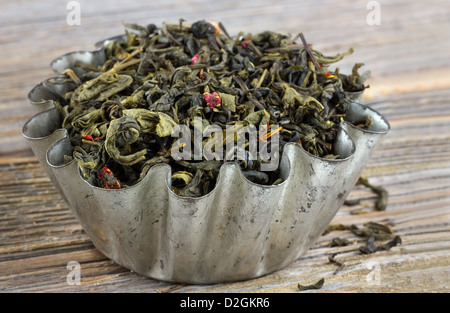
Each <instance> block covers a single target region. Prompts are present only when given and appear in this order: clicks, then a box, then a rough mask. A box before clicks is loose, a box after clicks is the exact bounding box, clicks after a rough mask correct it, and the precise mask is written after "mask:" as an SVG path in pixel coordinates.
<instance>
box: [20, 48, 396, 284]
mask: <svg viewBox="0 0 450 313" xmlns="http://www.w3.org/2000/svg"><path fill="white" fill-rule="evenodd" d="M106 42H107V41H106ZM104 58H105V56H104V50H103V48H102V47H100V48H99V49H97V50H94V51H77V52H73V53H69V54H66V55H64V56H62V57H60V58H58V59H56V60H55V61H53V62H52V64H51V67H52V68H53V70H55V71H56V72H57V73H61V72H63V71H64V70H65V69H66V68H70V67H72V65H73V64H74V62H75V61H80V62H82V63H85V64H91V65H98V64H102V61H103V62H104ZM74 70H75V68H74ZM76 70H77V71H80V70H81V69H80V68H77V69H76ZM78 74H80V73H78ZM51 79H52V82H53V83H52V84H48V80H46V81H44V82H42V83H40V84H39V85H37V86H36V87H34V88H33V89H32V90H31V91H30V93H29V95H28V98H29V101H30V103H32V105H33V106H34V107H35V108H36V109H37V111H38V113H37V114H36V115H34V116H33V117H32V118H31V119H29V120H28V121H27V122H26V123H25V125H24V127H23V130H22V132H23V135H24V137H25V138H26V139H27V141H28V142H29V144H30V147H31V149H32V150H33V152H34V154H35V155H36V157H37V159H38V160H39V162H40V163H41V165H42V167H43V168H44V170H45V171H46V173H47V174H48V176H49V177H50V178H51V180H52V182H53V184H54V185H55V187H56V188H57V189H58V191H59V193H60V194H61V196H62V198H63V199H64V201H65V202H66V203H67V205H68V207H69V208H70V209H71V211H72V212H73V214H74V215H75V216H76V217H77V219H78V220H79V222H80V224H81V225H82V227H83V229H84V230H85V231H86V233H87V235H88V236H89V237H90V238H91V240H92V242H93V243H94V245H95V246H96V247H97V248H98V249H99V250H100V251H101V252H102V253H103V254H105V255H106V256H107V257H109V258H110V259H112V260H113V261H115V262H116V263H118V264H120V265H122V266H124V267H126V268H129V269H131V270H133V271H135V272H136V273H139V274H141V275H144V276H147V277H151V278H155V279H158V280H163V281H171V282H180V283H192V284H208V283H219V282H231V281H239V280H246V279H251V278H255V277H259V276H261V275H265V274H268V273H271V272H274V271H276V270H279V269H281V268H283V267H285V266H287V265H289V264H291V263H292V262H293V261H295V260H296V259H297V258H299V257H300V256H301V255H302V254H303V253H304V252H305V251H306V250H307V249H309V248H310V247H311V245H312V244H313V243H314V242H315V240H316V239H317V238H318V237H319V236H320V235H321V234H322V232H323V231H324V230H325V228H326V227H327V226H328V224H329V223H330V221H331V220H332V218H333V217H334V216H335V214H336V212H337V211H338V209H339V208H340V207H341V206H342V204H343V202H344V200H345V199H346V197H347V195H348V194H349V192H350V191H351V189H352V188H353V187H354V185H355V183H356V182H357V180H358V178H359V177H360V175H361V172H362V171H363V169H364V167H365V165H366V163H367V161H368V160H369V158H370V155H371V153H372V151H373V149H374V148H375V146H376V144H377V143H378V141H379V140H380V139H381V138H382V137H383V136H384V135H385V134H386V133H387V132H388V131H389V129H390V126H389V123H388V122H387V121H386V120H385V119H384V118H383V116H381V115H380V114H379V113H377V112H376V111H374V110H372V109H371V108H369V107H367V106H365V105H363V104H360V103H358V102H351V103H350V105H349V111H348V113H347V118H348V119H349V120H360V119H363V118H365V116H366V115H369V116H370V117H371V118H372V120H373V125H372V126H371V127H370V129H368V130H362V129H359V128H356V127H354V126H353V125H352V124H350V123H348V122H343V123H341V124H340V125H339V131H338V135H337V138H336V140H337V144H336V145H335V149H336V151H335V153H337V154H339V155H340V156H341V158H340V159H336V160H327V159H322V158H319V157H315V156H313V155H311V154H309V153H308V152H306V151H305V150H304V149H303V148H302V147H301V146H300V145H298V144H296V143H289V144H287V145H286V146H285V148H284V152H283V155H282V157H281V161H280V169H281V176H282V177H283V178H284V179H285V181H284V182H283V183H281V184H279V185H276V186H264V185H258V184H255V183H252V182H250V181H249V180H247V179H246V178H245V177H244V175H243V174H242V172H241V170H240V168H239V166H238V165H237V164H235V163H225V164H224V165H223V166H222V167H221V169H220V174H219V178H218V180H217V184H216V187H215V188H214V190H212V191H211V192H210V193H209V194H207V195H205V196H203V197H199V198H190V197H181V196H178V195H176V194H175V193H173V192H172V191H171V188H170V184H171V179H170V178H171V168H170V166H169V165H166V164H157V165H155V166H153V167H152V168H151V169H150V170H149V172H148V173H147V175H146V177H145V178H144V179H143V180H142V181H141V182H140V183H138V184H136V185H133V186H131V187H128V188H124V189H119V190H108V189H102V188H98V187H95V186H93V185H91V184H90V183H89V182H87V181H86V180H84V179H83V178H82V176H81V175H80V173H79V170H78V165H77V163H76V162H75V161H72V162H70V163H67V164H64V160H63V157H64V155H65V154H68V155H71V154H72V146H71V144H70V140H69V138H68V136H67V133H66V131H65V130H64V129H60V128H59V127H60V125H61V121H60V120H59V119H60V117H59V114H58V112H57V108H56V107H55V106H54V104H53V101H54V100H57V98H58V96H60V95H62V94H64V93H65V92H66V91H67V90H70V89H71V88H72V89H73V88H74V86H73V85H71V83H69V82H67V80H66V79H64V78H63V77H61V76H57V77H53V78H51ZM55 82H56V84H55Z"/></svg>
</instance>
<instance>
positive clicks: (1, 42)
mask: <svg viewBox="0 0 450 313" xmlns="http://www.w3.org/2000/svg"><path fill="white" fill-rule="evenodd" d="M179 18H184V19H185V20H186V22H187V23H193V22H195V21H197V20H200V19H205V20H208V21H216V22H219V21H221V22H222V23H223V24H224V25H225V27H226V28H227V30H228V32H229V33H230V35H232V36H235V35H237V34H238V33H239V32H240V31H243V32H245V33H250V32H251V33H255V32H261V31H264V30H272V31H276V32H281V33H289V34H292V35H293V36H294V35H296V34H298V33H299V32H303V33H304V35H305V37H306V39H307V40H308V42H309V43H311V44H313V45H314V48H316V49H317V50H319V51H322V52H324V53H326V54H328V55H334V54H336V53H339V52H342V51H346V50H348V48H349V47H353V48H354V49H355V52H354V53H353V55H350V56H347V57H345V58H344V60H342V61H341V62H339V63H338V64H339V67H340V69H341V71H342V72H345V71H349V70H350V69H351V67H352V66H353V64H354V63H356V62H363V63H365V66H364V67H363V68H362V69H361V70H371V71H372V79H371V80H370V81H369V85H370V88H369V89H368V90H367V92H366V94H365V99H372V100H373V99H376V98H378V97H380V96H386V95H394V94H398V93H399V92H410V91H421V90H422V91H426V90H429V89H443V88H448V87H449V86H450V78H449V75H448V69H449V67H450V57H449V52H448V51H450V33H449V32H448V29H450V10H449V8H448V2H447V1H442V0H433V1H426V2H425V1H405V0H403V1H386V0H380V1H366V0H357V1H348V0H346V1H331V0H320V1H313V0H307V1H298V0H281V1H274V0H259V1H252V0H247V1H233V0H229V1H215V0H192V1H176V0H165V1H137V0H131V1H118V0H112V1H92V0H78V1H54V0H53V1H50V0H39V1H33V0H19V1H1V2H0V25H1V26H0V27H1V36H0V47H1V56H2V57H1V58H0V80H1V81H0V88H1V93H0V114H1V115H0V135H1V138H0V155H8V154H10V153H12V152H13V151H14V153H20V154H21V155H23V154H29V153H30V151H29V149H28V147H27V145H26V143H25V142H24V140H23V139H22V136H21V127H22V125H23V123H24V122H25V121H26V120H27V119H28V118H29V117H31V116H32V114H33V112H34V111H33V109H32V108H31V107H30V105H28V103H27V93H28V91H29V90H30V89H31V88H32V87H33V86H35V85H36V84H38V83H39V82H40V81H42V80H44V79H46V78H48V77H50V76H52V75H53V72H52V71H51V70H50V68H49V64H50V62H51V61H52V60H53V59H54V58H56V57H58V56H59V55H61V54H64V53H67V52H70V51H73V50H78V49H93V48H94V43H96V42H97V41H99V40H101V39H103V38H107V37H110V36H114V35H117V34H122V33H123V30H124V28H123V25H122V22H133V23H139V24H143V25H146V24H149V23H154V24H156V25H158V26H159V25H161V23H162V22H175V23H176V22H178V20H179Z"/></svg>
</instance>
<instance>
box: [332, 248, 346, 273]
mask: <svg viewBox="0 0 450 313" xmlns="http://www.w3.org/2000/svg"><path fill="white" fill-rule="evenodd" d="M336 255H337V253H333V254H332V255H330V256H329V257H328V260H329V261H330V263H333V264H336V265H337V266H338V268H337V269H336V270H335V271H334V272H333V275H336V274H337V272H339V271H340V270H342V269H343V268H344V263H342V262H340V261H338V260H336Z"/></svg>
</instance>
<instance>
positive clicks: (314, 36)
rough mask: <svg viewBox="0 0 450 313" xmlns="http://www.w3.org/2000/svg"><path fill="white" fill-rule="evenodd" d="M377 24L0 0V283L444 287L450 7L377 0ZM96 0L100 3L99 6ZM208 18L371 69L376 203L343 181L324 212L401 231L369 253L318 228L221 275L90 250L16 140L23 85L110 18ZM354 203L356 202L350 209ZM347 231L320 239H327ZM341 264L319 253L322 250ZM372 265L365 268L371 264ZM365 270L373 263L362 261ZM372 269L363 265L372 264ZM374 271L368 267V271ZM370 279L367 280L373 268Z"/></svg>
mask: <svg viewBox="0 0 450 313" xmlns="http://www.w3.org/2000/svg"><path fill="white" fill-rule="evenodd" d="M379 2H380V5H381V25H379V26H369V25H367V22H366V17H367V14H368V12H369V11H368V10H367V8H366V5H367V1H352V2H351V1H339V2H336V1H334V2H333V1H325V0H324V1H302V2H300V1H293V0H283V1H277V2H274V1H269V0H263V1H245V2H239V1H227V2H225V1H204V0H197V1H184V2H183V1H164V2H145V3H144V2H140V1H137V0H135V1H127V2H126V4H127V7H126V8H124V2H123V1H108V2H106V1H87V0H85V1H79V3H80V5H81V14H82V15H81V25H80V26H69V25H68V24H67V22H66V16H67V13H68V10H67V9H66V2H58V1H48V0H46V1H31V0H26V1H25V0H24V1H8V2H2V3H1V4H0V20H1V21H2V23H1V24H0V30H1V32H2V37H1V39H0V45H1V50H2V52H3V53H2V58H0V292H178V293H180V292H181V293H182V292H299V291H298V288H297V284H299V283H300V284H302V285H307V284H311V283H315V282H316V281H317V280H319V279H320V278H325V283H324V286H323V287H322V288H321V289H319V290H310V291H308V292H449V291H450V283H449V282H450V105H449V102H450V76H449V75H448V70H449V69H450V58H449V57H448V51H449V50H450V33H449V32H447V31H443V30H445V29H450V19H449V18H448V17H449V16H450V9H449V8H448V5H447V3H446V2H445V1H438V0H436V1H427V2H411V1H396V2H395V3H392V2H389V1H379ZM105 3H107V5H105ZM180 17H183V18H185V19H186V20H188V21H190V22H193V21H196V20H198V19H204V18H207V19H208V20H215V21H222V22H223V23H224V24H225V26H226V27H227V29H228V32H229V33H230V34H232V35H234V34H237V33H238V32H239V31H241V30H242V31H245V32H258V31H263V30H266V29H270V30H276V31H280V32H288V33H292V34H296V33H298V32H300V31H301V32H303V33H304V34H305V35H306V37H307V39H308V41H309V42H312V43H314V45H315V47H316V48H317V49H319V50H322V51H325V52H329V54H335V53H338V52H341V51H343V50H347V49H348V47H350V46H352V47H354V48H355V52H354V54H353V55H351V56H349V57H346V58H345V59H344V60H343V61H342V62H341V69H342V71H344V70H348V69H350V68H351V66H352V65H353V63H355V62H364V63H365V67H366V68H367V69H370V70H371V71H372V74H373V77H372V79H371V81H370V88H369V89H368V91H367V93H366V94H365V97H364V102H365V103H366V104H369V105H370V106H371V107H372V108H374V109H375V110H377V111H379V112H380V113H381V114H382V115H384V116H385V117H386V118H387V119H388V120H389V123H390V125H391V131H390V132H389V134H388V135H387V136H386V137H384V138H383V139H382V141H381V142H380V144H379V146H378V147H377V149H376V151H375V153H374V155H373V156H372V158H371V160H370V161H369V164H368V166H367V168H366V169H365V171H364V175H365V176H367V177H369V180H370V182H371V183H373V184H376V185H381V186H383V187H384V188H385V189H387V190H388V191H389V203H388V206H387V209H386V211H382V212H379V211H376V210H375V209H374V203H375V195H374V194H373V193H372V192H371V190H369V189H368V188H367V187H364V186H361V185H357V186H355V188H354V189H353V190H352V192H351V193H350V195H349V198H348V199H349V200H353V199H361V202H360V204H358V205H354V206H346V205H344V206H343V207H342V208H341V209H340V210H339V212H338V214H337V215H336V217H335V218H334V219H333V221H332V222H331V224H345V225H356V226H362V225H363V224H364V223H366V222H368V221H374V222H378V223H383V224H389V225H391V227H392V229H393V231H394V232H395V233H396V234H398V235H400V236H401V239H402V243H401V245H398V246H396V247H393V248H392V249H390V250H389V251H380V252H376V253H374V254H370V255H364V254H361V253H360V252H359V250H358V248H359V247H360V246H361V245H364V244H365V240H366V239H365V238H361V237H358V236H356V235H354V234H353V233H351V232H350V231H334V232H331V233H329V234H327V235H324V236H321V237H320V238H319V240H318V241H317V242H316V243H315V245H314V246H313V247H312V248H311V249H310V250H309V251H308V252H307V253H306V254H305V255H303V256H302V257H301V258H299V259H298V260H296V261H295V262H294V263H293V264H291V265H289V266H288V267H286V268H284V269H282V270H280V271H277V272H275V273H272V274H270V275H266V276H264V277H261V278H258V279H254V280H249V281H244V282H236V283H230V284H217V285H176V284H171V283H167V282H159V281H156V280H152V279H148V278H145V277H142V276H139V275H137V274H136V273H133V272H131V271H130V270H128V269H125V268H123V267H121V266H119V265H117V264H115V263H114V262H112V261H110V260H109V259H108V258H106V257H105V256H103V255H102V254H101V253H100V252H99V251H98V250H97V249H96V248H95V247H94V246H93V244H92V242H91V241H90V239H89V238H88V236H87V235H86V234H85V232H84V231H83V229H82V228H81V226H80V225H79V223H78V222H77V220H76V219H75V217H74V216H73V215H72V214H71V212H70V210H69V209H68V208H67V207H66V205H65V203H64V202H63V200H62V199H61V197H60V196H59V195H58V193H57V191H56V190H55V188H54V187H53V186H52V184H51V182H50V180H49V179H48V177H47V176H46V175H45V173H44V172H43V170H42V168H41V167H40V165H39V164H38V162H37V160H36V158H35V157H34V156H33V154H32V152H31V150H30V149H29V147H28V145H27V143H26V142H25V140H24V139H23V138H22V135H21V128H22V125H23V124H24V123H25V122H26V120H27V119H28V118H30V117H31V116H32V115H33V114H34V111H33V108H32V107H31V105H29V103H28V102H27V99H26V97H27V93H28V92H29V90H30V89H31V88H32V87H33V86H34V85H36V84H37V83H39V82H40V81H41V80H44V79H46V78H48V77H50V76H52V75H53V73H52V72H51V71H50V69H49V63H50V61H51V60H52V59H54V58H56V57H57V56H59V55H61V54H63V53H66V52H69V51H73V50H77V49H92V48H93V44H94V43H95V42H96V41H98V40H100V39H103V38H106V37H110V36H113V35H116V34H119V33H121V32H122V30H123V28H122V25H121V24H120V23H121V22H122V21H127V22H137V23H143V24H147V23H151V22H153V23H155V24H161V23H162V22H163V21H175V22H176V21H178V19H179V18H180ZM358 211H363V212H366V213H365V214H354V213H355V212H358ZM335 237H341V238H345V239H348V240H350V241H351V244H350V245H348V246H345V247H330V243H331V241H332V239H333V238H335ZM335 253H336V257H335V258H336V259H337V260H338V261H340V262H342V263H343V264H344V267H343V268H342V269H341V270H340V271H338V272H337V273H335V271H336V269H337V268H338V266H336V265H335V264H332V263H330V261H329V259H328V258H329V256H330V255H332V254H335ZM70 261H77V262H79V263H80V264H81V284H80V285H75V286H73V285H69V284H68V283H67V275H68V274H69V270H68V269H67V267H66V266H67V264H68V262H70ZM373 264H375V266H376V267H373V266H372V267H371V265H373ZM374 270H377V271H378V272H374ZM375 274H376V275H375ZM374 275H375V276H376V277H374ZM374 278H375V280H374Z"/></svg>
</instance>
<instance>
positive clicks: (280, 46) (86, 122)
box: [57, 19, 368, 197]
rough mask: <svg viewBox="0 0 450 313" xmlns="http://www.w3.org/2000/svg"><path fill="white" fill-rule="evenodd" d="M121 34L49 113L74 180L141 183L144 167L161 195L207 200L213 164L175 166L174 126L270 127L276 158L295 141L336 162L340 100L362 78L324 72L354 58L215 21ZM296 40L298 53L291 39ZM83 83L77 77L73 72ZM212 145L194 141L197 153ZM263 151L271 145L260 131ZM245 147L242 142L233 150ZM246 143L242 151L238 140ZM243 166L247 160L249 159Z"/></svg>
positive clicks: (257, 177)
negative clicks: (165, 178) (168, 173)
mask: <svg viewBox="0 0 450 313" xmlns="http://www.w3.org/2000/svg"><path fill="white" fill-rule="evenodd" d="M183 22H184V21H183V20H182V19H181V20H180V22H179V23H176V24H168V23H163V25H162V26H161V27H157V26H155V25H153V24H150V25H148V26H140V25H136V24H125V28H126V30H125V34H124V36H122V37H117V38H116V39H115V40H114V39H112V40H108V41H106V42H105V43H104V44H105V48H104V50H105V54H106V62H105V63H104V64H103V65H101V66H98V67H94V66H92V65H88V64H82V63H80V62H78V63H76V64H74V67H73V68H72V69H68V70H66V71H65V72H64V73H63V74H65V75H67V79H70V80H71V81H73V82H74V83H75V84H76V86H77V87H76V88H75V89H74V90H73V91H71V92H68V93H66V94H65V95H64V97H63V98H64V99H61V101H59V102H58V103H57V105H58V108H59V109H60V112H61V114H62V117H63V125H62V127H64V128H65V129H67V131H68V133H69V137H70V140H71V143H72V146H73V155H72V156H67V161H69V160H71V159H72V158H73V159H75V160H76V161H77V162H78V164H79V167H80V170H81V173H82V175H83V176H84V178H85V179H87V180H89V181H90V182H91V183H92V184H94V185H96V186H99V187H103V188H124V187H127V186H131V185H134V184H136V183H138V182H139V181H141V180H142V179H143V177H144V176H145V175H146V173H147V172H148V170H149V169H150V168H151V167H152V166H153V165H155V164H158V163H166V164H169V165H170V166H171V168H172V174H173V176H172V189H173V191H174V192H176V193H177V194H179V195H182V196H190V197H197V196H201V195H205V194H207V193H208V192H210V191H211V190H212V189H213V188H214V186H215V182H216V179H217V175H218V173H219V169H220V167H221V165H222V164H223V163H224V161H223V160H220V159H219V160H218V159H208V158H206V157H203V158H202V159H201V160H198V159H197V160H194V158H192V159H191V160H175V159H174V158H172V156H171V153H170V152H171V151H172V149H180V148H182V147H177V146H176V145H175V142H176V140H177V138H173V137H171V134H172V132H173V129H174V127H175V126H176V125H186V126H188V127H189V129H190V130H191V131H192V132H194V123H193V121H194V119H195V118H196V117H200V118H201V119H202V132H203V131H205V129H206V128H207V127H208V125H213V124H214V125H218V126H220V127H221V128H222V129H224V130H225V127H226V126H227V125H243V126H246V125H255V126H260V125H263V126H267V127H269V126H271V125H276V126H277V127H278V128H277V132H278V133H279V147H280V148H279V149H280V155H281V153H282V150H283V147H284V145H285V144H286V143H288V142H295V143H298V144H300V145H302V146H303V148H304V149H305V150H306V151H307V152H309V153H311V154H312V155H315V156H318V157H322V158H339V156H338V155H335V154H333V143H334V139H335V136H336V132H337V129H338V125H339V123H341V122H342V121H343V120H345V115H346V111H347V107H348V101H349V99H348V97H347V95H346V93H345V92H346V91H355V90H363V89H364V88H366V86H364V81H365V80H366V79H367V78H368V72H366V73H364V74H362V75H359V74H358V69H359V67H360V66H361V65H362V64H356V65H355V67H354V69H353V72H352V73H351V75H348V76H346V75H343V74H341V73H339V68H336V69H334V70H331V69H330V68H329V66H330V65H331V64H333V63H335V62H338V61H339V60H341V59H342V58H343V57H344V56H346V55H348V54H350V53H352V52H353V49H349V50H348V51H345V52H343V53H341V54H338V55H335V56H326V55H324V54H322V53H321V52H319V51H316V50H314V49H313V48H312V46H311V45H309V44H308V43H307V42H306V40H305V38H304V36H303V35H302V34H299V35H298V36H297V37H294V38H291V37H290V36H288V35H282V34H278V33H275V32H271V31H265V32H262V33H258V34H244V33H240V34H238V35H237V36H236V38H232V37H230V36H229V35H228V33H227V31H226V29H225V28H224V27H223V25H222V24H221V23H219V25H215V24H214V23H208V22H205V21H198V22H195V23H193V24H186V23H183ZM299 39H300V40H301V41H300V42H299V43H297V41H299ZM75 72H77V73H82V74H78V75H77V74H75ZM210 139H211V138H204V140H203V142H202V145H205V144H207V142H208V140H210ZM262 139H263V141H264V142H266V143H269V142H270V135H269V134H268V133H267V134H266V136H265V138H262ZM244 141H245V140H244ZM245 143H246V145H247V144H248V142H246V141H245ZM250 159H251V160H250ZM239 164H240V166H241V168H242V171H243V173H244V174H245V176H246V177H247V178H248V179H250V180H252V181H254V182H256V183H261V184H274V183H275V184H276V183H280V181H282V180H281V179H280V177H279V175H278V172H277V170H275V171H269V172H263V171H261V170H260V165H261V161H260V160H259V159H258V158H254V157H253V158H250V156H249V155H248V152H247V154H246V159H245V160H240V161H239Z"/></svg>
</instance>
